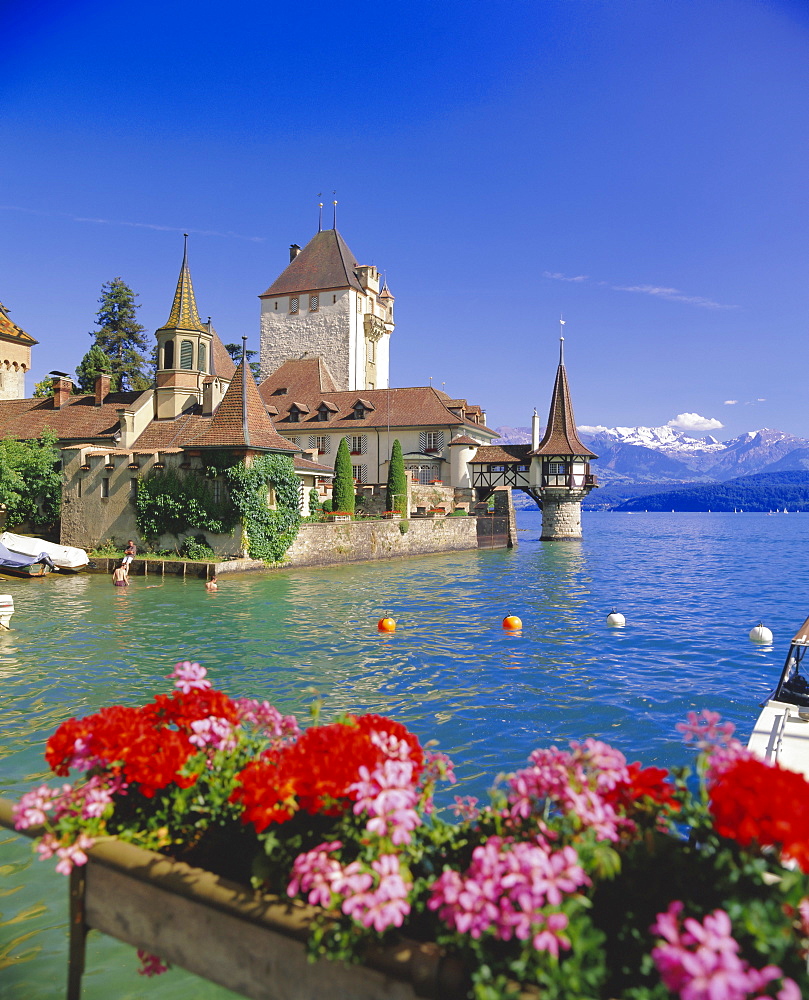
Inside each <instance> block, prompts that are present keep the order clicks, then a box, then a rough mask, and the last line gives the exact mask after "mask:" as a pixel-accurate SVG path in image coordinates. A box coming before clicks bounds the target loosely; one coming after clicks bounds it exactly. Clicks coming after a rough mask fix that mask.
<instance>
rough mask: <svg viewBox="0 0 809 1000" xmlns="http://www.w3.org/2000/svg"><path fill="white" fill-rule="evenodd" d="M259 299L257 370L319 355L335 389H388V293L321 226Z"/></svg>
mask: <svg viewBox="0 0 809 1000" xmlns="http://www.w3.org/2000/svg"><path fill="white" fill-rule="evenodd" d="M259 298H260V299H261V372H262V375H263V376H264V377H265V378H266V377H267V375H270V374H272V372H274V371H275V370H276V369H278V368H280V367H281V365H282V364H283V363H284V362H285V361H292V360H297V359H299V358H302V357H305V356H306V357H320V358H323V360H324V361H325V362H326V364H327V366H328V368H329V371H330V372H331V374H332V376H333V378H334V381H335V383H336V385H337V388H338V390H358V391H361V390H363V389H385V388H387V387H388V385H389V371H390V366H389V357H390V335H391V333H393V327H394V322H393V301H394V300H393V296H392V295H391V293H390V290H389V289H388V286H387V283H386V282H383V283H382V285H381V287H380V275H379V271H378V270H377V269H376V268H375V267H374V266H373V265H360V264H358V263H357V260H356V258H355V257H354V255H353V254H352V252H351V251H350V250H349V248H348V246H347V244H346V242H345V240H344V239H343V237H342V236H341V235H340V233H339V232H338V231H337V228H336V227H335V228H333V229H321V230H320V231H319V232H317V233H315V235H314V236H313V237H312V239H311V240H310V241H309V242H308V243H307V244H306V246H305V247H304V248H303V250H301V248H300V247H299V246H298V245H297V244H296V243H293V244H292V246H291V247H290V251H289V265H288V266H287V268H286V270H284V271H283V272H282V273H281V275H279V277H278V278H276V280H275V281H274V282H273V283H272V284H271V285H270V287H269V288H268V289H267V291H266V292H264V293H263V294H262V295H260V296H259Z"/></svg>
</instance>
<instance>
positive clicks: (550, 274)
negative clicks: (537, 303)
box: [542, 271, 589, 282]
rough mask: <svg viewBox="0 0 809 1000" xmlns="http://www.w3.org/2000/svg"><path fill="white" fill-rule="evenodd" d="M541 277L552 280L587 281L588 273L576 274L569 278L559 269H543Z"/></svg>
mask: <svg viewBox="0 0 809 1000" xmlns="http://www.w3.org/2000/svg"><path fill="white" fill-rule="evenodd" d="M542 277H543V278H553V280H554V281H576V282H581V281H587V279H588V277H589V275H587V274H577V275H575V276H574V277H572V278H569V277H568V276H567V275H566V274H562V273H561V272H560V271H543V272H542Z"/></svg>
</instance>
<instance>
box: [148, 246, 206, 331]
mask: <svg viewBox="0 0 809 1000" xmlns="http://www.w3.org/2000/svg"><path fill="white" fill-rule="evenodd" d="M183 238H184V240H185V244H184V247H183V265H182V267H181V268H180V277H179V278H178V280H177V291H176V292H175V293H174V302H173V304H172V307H171V312H170V313H169V318H168V319H167V320H166V323H165V325H164V326H162V327H160V329H161V330H196V331H197V332H199V333H207V329H206V327H205V326H204V324H203V323H202V321H201V320H200V318H199V313H198V312H197V300H196V298H195V297H194V286H193V284H192V283H191V271H190V270H189V268H188V233H183Z"/></svg>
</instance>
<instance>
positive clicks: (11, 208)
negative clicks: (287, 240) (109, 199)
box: [0, 205, 264, 243]
mask: <svg viewBox="0 0 809 1000" xmlns="http://www.w3.org/2000/svg"><path fill="white" fill-rule="evenodd" d="M0 211H2V212H25V213H26V214H27V215H44V216H47V217H49V218H54V217H56V216H59V217H61V218H63V219H70V220H71V222H91V223H94V224H95V225H101V226H129V227H131V228H134V229H156V230H157V231H158V232H163V233H189V234H192V235H194V236H222V237H224V238H226V239H234V240H249V241H250V242H251V243H263V242H264V237H263V236H243V235H242V234H241V233H233V232H227V233H220V232H218V231H217V230H215V229H186V228H183V227H182V226H161V225H158V224H156V223H153V222H127V221H126V220H124V219H94V218H89V217H86V216H83V215H71V214H70V213H69V212H42V211H40V210H39V209H36V208H22V207H20V206H19V205H0Z"/></svg>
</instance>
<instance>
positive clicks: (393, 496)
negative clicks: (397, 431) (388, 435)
mask: <svg viewBox="0 0 809 1000" xmlns="http://www.w3.org/2000/svg"><path fill="white" fill-rule="evenodd" d="M385 507H386V509H387V510H398V511H399V513H400V514H401V515H402V517H407V473H406V472H405V465H404V459H403V458H402V446H401V444H400V443H399V439H398V438H396V440H395V441H394V442H393V448H392V449H391V452H390V462H389V463H388V485H387V489H386V491H385Z"/></svg>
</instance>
